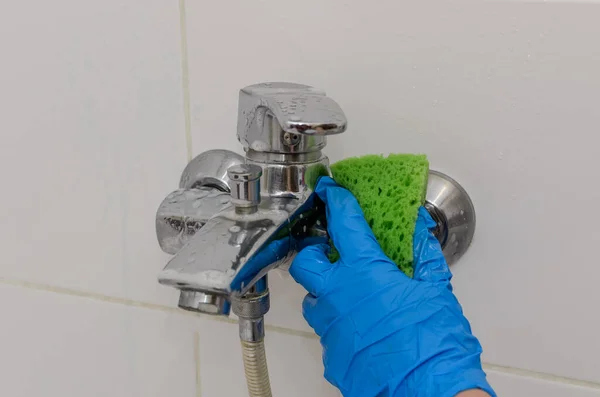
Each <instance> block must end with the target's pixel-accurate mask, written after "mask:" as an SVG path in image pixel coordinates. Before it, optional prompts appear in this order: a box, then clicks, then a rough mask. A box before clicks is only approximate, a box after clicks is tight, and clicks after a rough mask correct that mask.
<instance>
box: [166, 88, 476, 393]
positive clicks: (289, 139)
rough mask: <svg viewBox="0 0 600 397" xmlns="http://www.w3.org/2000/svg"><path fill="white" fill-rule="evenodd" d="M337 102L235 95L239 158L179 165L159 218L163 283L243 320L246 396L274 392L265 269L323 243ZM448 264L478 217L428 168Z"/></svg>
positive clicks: (256, 92)
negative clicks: (323, 188)
mask: <svg viewBox="0 0 600 397" xmlns="http://www.w3.org/2000/svg"><path fill="white" fill-rule="evenodd" d="M346 125H347V122H346V116H345V115H344V112H343V111H342V109H341V108H340V107H339V106H338V104H337V103H336V102H334V101H333V100H332V99H330V98H329V97H327V96H326V95H325V93H324V92H322V91H320V90H317V89H315V88H312V87H309V86H306V85H301V84H293V83H263V84H256V85H251V86H248V87H246V88H243V89H241V90H240V97H239V111H238V123H237V135H238V140H239V141H240V143H241V144H242V146H243V147H244V151H245V153H246V155H245V157H242V156H240V155H238V154H236V153H234V152H231V151H227V150H209V151H207V152H204V153H201V154H200V155H199V156H197V157H196V158H194V159H193V160H192V161H191V162H190V163H189V164H188V165H187V167H186V168H185V170H184V172H183V175H182V177H181V180H180V183H179V189H178V190H176V191H174V192H173V193H171V194H170V195H168V196H167V198H166V199H165V200H164V201H163V202H162V204H161V205H160V207H159V209H158V212H157V214H156V231H157V236H158V241H159V244H160V246H161V248H162V249H163V251H165V252H167V253H170V254H174V255H175V256H174V257H173V258H172V259H171V260H170V261H169V263H168V264H167V266H166V267H165V268H164V269H163V271H162V272H160V274H159V276H158V280H159V282H160V283H162V284H165V285H170V286H172V287H175V288H178V289H179V290H180V298H179V307H181V308H182V309H186V310H192V311H197V312H202V313H208V314H218V315H228V314H229V312H230V310H231V309H233V312H234V313H235V314H236V315H237V316H238V318H239V326H240V338H241V340H242V347H243V350H244V354H243V357H244V365H245V368H246V377H247V378H248V390H249V394H250V396H251V397H255V396H256V397H258V396H270V395H271V392H270V386H269V379H268V373H267V371H266V359H265V353H264V344H263V338H264V319H263V317H264V315H265V314H266V313H267V311H268V310H269V290H268V282H267V273H268V272H269V270H271V269H273V268H275V267H277V266H281V265H283V264H286V263H289V262H290V261H291V259H292V258H293V256H294V255H295V253H297V252H298V250H300V249H301V248H302V247H304V246H306V245H310V244H316V243H321V242H327V241H328V235H327V228H326V219H325V212H324V207H323V203H322V202H321V201H320V200H319V198H318V197H317V196H316V195H315V194H313V188H314V185H315V184H316V180H317V178H318V177H319V176H322V175H330V173H331V171H330V168H329V160H328V158H327V157H326V156H325V155H324V154H323V153H322V152H321V150H322V149H323V148H324V147H325V146H326V144H327V138H326V136H327V135H332V134H340V133H343V132H344V131H345V130H346ZM425 206H426V208H427V210H428V211H429V212H430V214H431V215H432V217H433V218H434V220H436V222H437V223H438V225H437V228H436V231H435V233H436V236H437V237H438V239H439V240H440V242H441V243H442V246H443V250H444V255H445V256H446V259H447V260H448V262H449V263H451V262H453V261H455V260H457V259H458V258H459V257H460V256H461V255H462V254H463V253H464V251H466V249H467V248H468V246H469V244H470V242H471V239H472V237H473V233H474V224H475V212H474V208H473V204H472V203H471V200H470V199H469V196H468V195H467V194H466V192H465V191H464V189H463V188H462V187H461V186H460V185H459V184H458V183H456V182H455V181H454V180H453V179H451V178H449V177H447V176H446V175H444V174H441V173H439V172H435V171H430V174H429V183H428V192H427V201H426V204H425Z"/></svg>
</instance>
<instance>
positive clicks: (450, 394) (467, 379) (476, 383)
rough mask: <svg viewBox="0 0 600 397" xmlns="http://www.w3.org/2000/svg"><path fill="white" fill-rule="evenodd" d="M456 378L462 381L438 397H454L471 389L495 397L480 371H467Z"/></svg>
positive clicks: (482, 372) (483, 373)
mask: <svg viewBox="0 0 600 397" xmlns="http://www.w3.org/2000/svg"><path fill="white" fill-rule="evenodd" d="M458 376H460V378H461V379H462V380H461V381H459V382H458V383H456V384H454V385H452V386H451V387H450V388H449V389H447V390H445V391H444V392H443V393H441V394H439V395H438V396H439V397H455V396H456V395H457V394H458V393H460V392H463V391H467V390H473V389H479V390H483V391H484V392H486V393H487V394H489V395H490V396H491V397H497V396H496V393H495V392H494V390H493V389H492V387H491V386H490V384H489V383H488V381H487V379H486V375H485V372H484V371H483V370H482V369H469V370H467V371H465V372H463V373H461V374H459V375H458Z"/></svg>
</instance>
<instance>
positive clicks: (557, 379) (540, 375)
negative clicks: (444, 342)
mask: <svg viewBox="0 0 600 397" xmlns="http://www.w3.org/2000/svg"><path fill="white" fill-rule="evenodd" d="M483 369H484V370H486V371H494V372H500V373H504V374H509V375H514V376H520V377H522V378H529V379H537V380H542V381H546V382H553V383H560V384H563V385H569V386H578V387H585V388H588V389H593V390H600V383H596V382H592V381H587V380H580V379H573V378H568V377H566V376H560V375H553V374H548V373H545V372H537V371H532V370H528V369H522V368H515V367H507V366H504V365H497V364H489V363H483Z"/></svg>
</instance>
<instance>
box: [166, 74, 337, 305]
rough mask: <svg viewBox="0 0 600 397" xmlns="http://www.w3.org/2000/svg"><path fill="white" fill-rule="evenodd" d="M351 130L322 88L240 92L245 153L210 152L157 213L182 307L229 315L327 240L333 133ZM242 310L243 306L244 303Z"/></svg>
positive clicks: (271, 86)
mask: <svg viewBox="0 0 600 397" xmlns="http://www.w3.org/2000/svg"><path fill="white" fill-rule="evenodd" d="M345 129H346V118H345V116H344V113H343V111H342V110H341V109H340V107H339V106H338V105H337V103H335V102H334V101H333V100H331V99H330V98H328V97H326V96H325V94H324V93H323V92H322V91H319V90H316V89H314V88H312V87H309V86H305V85H300V84H292V83H263V84H256V85H252V86H249V87H246V88H244V89H242V90H240V100H239V112H238V131H237V132H238V140H239V141H240V143H241V144H242V146H243V148H244V151H245V154H246V155H245V157H242V156H239V155H237V154H235V153H233V152H229V151H225V150H211V151H208V152H204V153H202V154H200V155H199V156H198V157H196V158H195V159H194V160H192V162H190V163H189V164H188V166H187V167H186V169H185V170H184V173H183V176H182V178H181V181H180V189H179V190H177V191H175V192H173V193H172V194H171V195H169V196H167V198H166V199H165V201H163V203H162V204H161V206H160V208H159V210H158V212H157V217H156V225H157V235H158V239H159V243H160V246H161V248H162V249H163V250H164V251H165V252H168V253H171V254H175V256H174V257H173V258H172V259H171V260H170V261H169V263H168V264H167V266H166V267H165V268H164V270H163V271H162V272H161V273H160V274H159V277H158V278H159V282H160V283H162V284H166V285H170V286H173V287H175V288H178V289H180V290H181V295H180V301H179V306H180V307H182V308H184V309H188V310H194V311H200V312H204V313H211V314H222V315H227V314H229V310H230V307H231V303H232V301H233V302H234V308H235V307H236V305H235V302H236V299H240V298H242V297H256V296H263V295H264V294H265V292H267V293H268V286H267V273H268V271H269V270H271V269H273V268H274V267H277V266H280V265H283V264H285V263H289V261H290V260H291V259H292V258H293V256H294V255H295V253H296V252H297V251H298V250H299V249H301V248H302V247H304V246H305V245H308V244H315V243H320V242H325V241H327V240H328V237H327V232H326V220H325V215H324V208H323V205H322V203H321V202H320V200H319V199H318V198H317V197H316V195H315V194H314V193H313V188H314V184H315V183H316V179H317V178H318V177H319V176H321V175H330V169H329V160H328V158H327V157H326V156H325V155H324V154H323V153H322V152H321V149H323V148H324V147H325V145H326V142H327V141H326V139H327V138H326V135H330V134H339V133H342V132H344V131H345ZM238 306H239V305H238Z"/></svg>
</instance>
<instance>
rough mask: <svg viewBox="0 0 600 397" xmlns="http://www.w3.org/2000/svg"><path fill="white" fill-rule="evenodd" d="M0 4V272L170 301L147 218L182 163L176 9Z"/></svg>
mask: <svg viewBox="0 0 600 397" xmlns="http://www.w3.org/2000/svg"><path fill="white" fill-rule="evenodd" d="M0 9H1V10H0V47H1V48H2V52H3V57H2V59H3V61H2V73H1V74H0V86H1V87H2V90H0V107H1V108H2V109H3V112H2V117H1V118H0V129H1V130H2V134H1V138H0V139H1V142H2V144H1V145H0V169H1V171H0V176H1V177H2V180H3V183H4V186H5V189H3V194H2V195H0V223H2V227H1V228H0V241H2V245H1V247H2V251H3V260H2V265H0V276H2V277H7V278H12V279H23V280H28V281H35V282H38V283H42V284H51V285H58V286H62V287H67V288H72V289H75V290H84V291H93V292H95V293H99V294H105V295H114V296H119V297H126V298H130V299H136V300H144V301H151V302H155V303H159V302H160V303H165V304H172V303H173V302H176V294H175V293H174V291H171V290H169V289H167V288H163V287H160V286H159V285H158V284H157V282H156V274H157V272H158V271H159V270H160V269H161V268H162V267H163V266H164V264H165V263H166V259H167V256H166V255H163V254H162V252H161V251H160V249H159V248H158V244H157V243H156V237H155V232H154V214H155V212H156V209H157V207H158V205H159V204H160V202H161V200H162V199H163V198H164V197H165V196H166V195H167V194H168V193H169V192H170V191H171V190H173V189H174V188H176V187H177V183H178V179H179V176H180V173H181V171H182V169H183V167H184V166H185V163H186V161H185V160H186V149H185V129H184V124H183V106H182V98H183V97H182V88H181V55H180V26H179V11H178V2H177V1H170V0H169V1H167V0H149V1H135V0H134V1H122V0H108V1H103V2H93V3H87V2H86V3H84V2H80V1H74V0H57V1H54V2H46V1H37V0H35V1H27V2H13V3H10V4H9V3H5V4H4V5H2V6H0Z"/></svg>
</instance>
